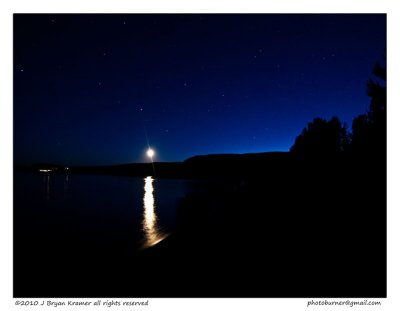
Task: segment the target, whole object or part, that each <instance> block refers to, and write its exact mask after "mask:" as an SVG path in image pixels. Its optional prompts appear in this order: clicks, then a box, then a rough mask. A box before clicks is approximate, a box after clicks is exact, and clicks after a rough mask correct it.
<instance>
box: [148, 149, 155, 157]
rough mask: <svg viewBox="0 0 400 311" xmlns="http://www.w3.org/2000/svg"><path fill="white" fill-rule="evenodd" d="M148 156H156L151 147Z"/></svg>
mask: <svg viewBox="0 0 400 311" xmlns="http://www.w3.org/2000/svg"><path fill="white" fill-rule="evenodd" d="M147 156H148V157H150V158H152V157H153V156H154V150H153V149H151V148H149V150H147Z"/></svg>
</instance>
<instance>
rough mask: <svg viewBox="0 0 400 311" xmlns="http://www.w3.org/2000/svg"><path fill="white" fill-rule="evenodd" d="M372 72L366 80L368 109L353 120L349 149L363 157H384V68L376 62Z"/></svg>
mask: <svg viewBox="0 0 400 311" xmlns="http://www.w3.org/2000/svg"><path fill="white" fill-rule="evenodd" d="M373 74H374V78H371V79H369V80H368V82H367V94H368V96H369V97H370V98H371V103H370V106H369V110H368V111H367V113H366V114H362V115H359V116H357V117H356V118H355V119H354V120H353V125H352V135H351V140H352V141H351V151H352V152H353V153H355V154H362V155H363V156H364V157H371V156H372V157H375V156H379V157H386V68H385V67H383V66H382V65H381V64H380V63H377V64H376V65H375V67H374V70H373Z"/></svg>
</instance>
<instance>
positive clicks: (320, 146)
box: [290, 117, 348, 157]
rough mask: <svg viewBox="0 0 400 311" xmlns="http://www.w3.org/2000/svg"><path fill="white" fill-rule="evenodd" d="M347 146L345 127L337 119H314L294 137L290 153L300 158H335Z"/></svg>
mask: <svg viewBox="0 0 400 311" xmlns="http://www.w3.org/2000/svg"><path fill="white" fill-rule="evenodd" d="M347 145H348V135H347V130H346V125H345V124H343V125H342V123H341V122H340V120H339V118H338V117H333V118H332V119H331V120H329V121H326V120H325V119H322V118H315V119H314V120H313V121H312V122H310V123H308V125H307V127H306V128H304V129H303V131H302V132H301V134H300V135H299V136H297V137H296V140H295V143H294V145H293V146H292V147H291V149H290V151H291V152H292V153H293V154H295V155H297V156H300V157H321V156H323V157H336V156H338V155H339V154H340V153H341V152H343V151H344V150H345V149H346V147H347Z"/></svg>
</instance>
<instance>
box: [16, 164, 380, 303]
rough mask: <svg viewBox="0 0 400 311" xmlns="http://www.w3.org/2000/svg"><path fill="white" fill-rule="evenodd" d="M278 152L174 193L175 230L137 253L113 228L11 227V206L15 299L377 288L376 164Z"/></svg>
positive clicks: (356, 293) (361, 293)
mask: <svg viewBox="0 0 400 311" xmlns="http://www.w3.org/2000/svg"><path fill="white" fill-rule="evenodd" d="M209 160H210V159H209ZM214 160H215V159H211V160H210V162H208V163H207V164H206V165H203V168H204V169H205V168H207V167H208V168H213V169H215V167H213V165H216V164H215V162H213V161H214ZM193 161H197V160H193ZM279 161H281V162H280V163H281V164H280V165H278V162H275V163H274V162H270V163H269V164H266V165H263V166H259V165H258V163H257V162H256V161H254V162H252V163H248V166H247V168H251V169H250V170H248V171H247V170H246V167H244V166H243V165H237V166H236V167H235V166H233V167H232V166H230V167H231V169H230V170H229V171H227V172H228V173H229V172H230V173H229V174H226V178H223V179H222V178H210V179H209V182H208V183H207V186H206V187H205V188H204V189H201V191H195V192H193V193H189V194H187V195H186V196H185V197H184V198H182V200H181V202H180V206H179V210H178V216H179V217H178V225H177V228H176V230H175V232H174V233H173V234H172V235H171V236H170V237H168V238H167V239H165V240H164V241H162V242H160V243H159V244H157V245H156V246H154V247H152V248H148V249H145V250H140V251H137V250H135V249H130V248H127V243H126V238H125V237H123V236H121V237H120V239H118V240H112V241H109V240H106V239H103V240H102V239H99V238H98V237H95V236H94V237H93V239H92V240H85V241H82V240H81V239H80V237H79V236H73V235H72V236H71V237H69V238H67V239H65V240H64V241H55V240H54V241H53V240H52V239H51V237H49V236H48V235H47V234H48V233H47V232H41V230H40V228H37V230H36V232H32V234H31V235H28V236H26V235H24V236H21V234H20V233H19V232H20V229H21V228H19V217H21V215H19V214H18V211H16V212H15V214H14V296H15V297H385V296H386V173H385V165H384V164H383V165H369V163H370V162H369V161H360V160H359V159H357V160H352V159H346V160H343V159H341V160H340V159H339V160H338V159H336V160H332V159H330V160H329V159H325V160H316V159H314V160H312V161H300V162H299V161H294V160H288V161H287V162H285V165H282V163H283V162H282V161H285V160H282V159H280V160H279ZM271 163H272V164H271ZM193 167H194V169H195V166H193ZM198 167H199V168H201V166H198ZM257 167H258V170H256V169H257ZM226 169H227V168H226ZM204 172H205V170H201V169H199V171H197V172H195V173H196V174H198V176H201V174H202V173H204ZM234 172H235V173H234ZM245 172H252V173H251V174H250V175H246V174H247V173H245ZM195 173H193V174H194V175H195ZM16 195H21V194H16ZM72 221H74V220H72ZM75 221H76V220H75Z"/></svg>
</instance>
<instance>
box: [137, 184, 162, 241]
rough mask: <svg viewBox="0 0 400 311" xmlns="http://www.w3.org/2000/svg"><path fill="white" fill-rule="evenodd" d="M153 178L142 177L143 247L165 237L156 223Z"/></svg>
mask: <svg viewBox="0 0 400 311" xmlns="http://www.w3.org/2000/svg"><path fill="white" fill-rule="evenodd" d="M153 181H154V179H153V178H152V177H151V176H148V177H146V178H145V179H144V197H143V208H144V213H143V231H144V233H145V243H144V247H151V246H153V245H156V244H157V243H159V242H161V241H162V240H163V239H165V238H166V237H167V235H166V234H165V233H163V232H162V231H161V230H160V228H159V227H158V224H157V215H156V212H155V204H154V194H153V192H154V187H153Z"/></svg>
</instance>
